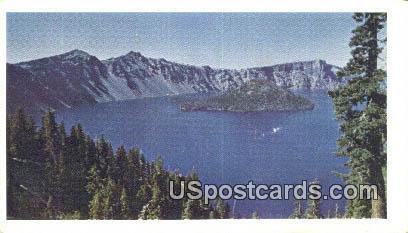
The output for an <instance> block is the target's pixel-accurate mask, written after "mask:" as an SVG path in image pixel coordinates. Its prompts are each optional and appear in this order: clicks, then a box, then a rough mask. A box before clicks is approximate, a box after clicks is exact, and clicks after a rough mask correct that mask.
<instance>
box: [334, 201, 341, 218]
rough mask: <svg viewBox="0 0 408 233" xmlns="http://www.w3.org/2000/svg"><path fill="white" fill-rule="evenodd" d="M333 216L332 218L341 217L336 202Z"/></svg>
mask: <svg viewBox="0 0 408 233" xmlns="http://www.w3.org/2000/svg"><path fill="white" fill-rule="evenodd" d="M333 217H334V218H341V214H340V211H339V205H338V204H337V203H336V206H335V207H334V215H333Z"/></svg>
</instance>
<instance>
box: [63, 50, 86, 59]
mask: <svg viewBox="0 0 408 233" xmlns="http://www.w3.org/2000/svg"><path fill="white" fill-rule="evenodd" d="M59 56H61V57H64V58H74V57H80V58H89V57H91V55H90V54H89V53H87V52H85V51H83V50H79V49H74V50H71V51H69V52H66V53H63V54H61V55H59Z"/></svg>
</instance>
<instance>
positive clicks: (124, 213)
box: [120, 188, 130, 219]
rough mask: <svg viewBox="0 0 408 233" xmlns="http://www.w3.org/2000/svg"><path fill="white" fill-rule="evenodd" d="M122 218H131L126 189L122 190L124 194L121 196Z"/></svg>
mask: <svg viewBox="0 0 408 233" xmlns="http://www.w3.org/2000/svg"><path fill="white" fill-rule="evenodd" d="M120 217H121V219H129V217H130V213H129V204H128V196H127V194H126V189H125V188H122V192H121V194H120Z"/></svg>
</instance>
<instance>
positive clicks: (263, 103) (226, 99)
mask: <svg viewBox="0 0 408 233" xmlns="http://www.w3.org/2000/svg"><path fill="white" fill-rule="evenodd" d="M313 108H314V104H313V103H312V102H311V101H310V100H308V99H305V98H303V97H301V96H298V95H295V94H294V93H292V92H291V91H289V90H287V89H284V88H281V87H278V86H277V85H276V84H275V83H274V82H272V81H270V80H266V79H254V80H251V81H249V82H247V83H245V84H243V85H242V86H241V87H239V88H237V89H231V90H229V91H226V92H225V93H223V94H221V95H219V96H213V97H209V98H207V99H204V100H197V101H190V102H185V103H183V104H182V105H181V109H182V110H183V111H229V112H275V111H302V110H312V109H313Z"/></svg>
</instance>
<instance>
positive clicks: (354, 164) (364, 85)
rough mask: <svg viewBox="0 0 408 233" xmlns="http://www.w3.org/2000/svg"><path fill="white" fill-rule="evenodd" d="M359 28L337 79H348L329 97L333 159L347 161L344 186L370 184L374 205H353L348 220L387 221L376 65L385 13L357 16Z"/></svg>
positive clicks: (380, 79)
mask: <svg viewBox="0 0 408 233" xmlns="http://www.w3.org/2000/svg"><path fill="white" fill-rule="evenodd" d="M353 18H354V20H355V21H356V23H357V24H358V26H357V27H356V29H354V30H353V37H352V38H351V41H350V46H351V47H352V52H351V54H352V58H351V60H350V61H349V62H348V63H347V65H346V67H344V68H343V69H342V70H341V71H340V72H339V73H338V75H339V77H340V78H342V77H350V78H349V81H348V82H347V84H346V85H345V86H343V87H340V88H338V89H337V90H335V91H333V92H330V95H331V97H332V98H333V103H334V106H335V110H336V117H337V119H339V120H340V121H341V126H340V130H341V132H342V135H341V136H340V138H339V139H338V147H339V149H338V154H339V155H340V156H346V157H348V158H349V161H348V163H347V166H348V167H349V168H350V173H349V174H348V175H347V176H345V179H346V183H348V184H354V185H359V184H373V185H377V188H378V199H377V200H374V199H372V200H360V199H355V200H352V201H350V202H349V204H348V206H347V208H346V216H347V217H356V218H362V217H373V218H385V217H386V197H385V177H384V173H383V170H385V169H384V168H385V166H386V160H387V159H386V157H387V156H386V150H385V148H386V141H387V136H386V135H387V131H386V130H387V127H386V90H385V77H386V74H385V72H384V71H383V70H381V69H379V68H378V64H377V60H378V58H379V54H380V53H381V51H382V49H383V47H382V46H381V43H382V42H385V40H381V39H380V36H379V35H380V32H381V30H382V29H383V28H384V27H385V24H386V14H384V13H356V14H355V15H354V16H353Z"/></svg>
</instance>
